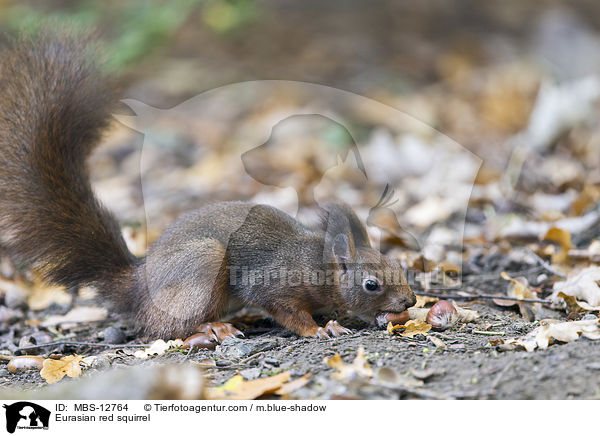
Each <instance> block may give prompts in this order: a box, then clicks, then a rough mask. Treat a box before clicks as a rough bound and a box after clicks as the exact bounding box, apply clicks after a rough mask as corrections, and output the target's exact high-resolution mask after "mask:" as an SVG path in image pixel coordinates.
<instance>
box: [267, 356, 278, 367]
mask: <svg viewBox="0 0 600 436" xmlns="http://www.w3.org/2000/svg"><path fill="white" fill-rule="evenodd" d="M265 363H266V364H267V365H271V366H279V360H277V359H273V358H271V357H267V358H266V359H265Z"/></svg>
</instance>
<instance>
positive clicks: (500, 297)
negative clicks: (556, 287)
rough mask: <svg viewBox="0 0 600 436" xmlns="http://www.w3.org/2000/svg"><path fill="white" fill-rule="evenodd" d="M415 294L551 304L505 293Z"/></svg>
mask: <svg viewBox="0 0 600 436" xmlns="http://www.w3.org/2000/svg"><path fill="white" fill-rule="evenodd" d="M415 294H416V295H420V296H422V297H442V298H450V299H452V300H479V299H482V300H508V301H516V302H519V303H540V304H552V302H551V301H550V300H540V299H537V298H517V297H509V296H507V295H491V294H473V295H458V294H445V295H444V294H437V293H435V292H419V291H417V292H415Z"/></svg>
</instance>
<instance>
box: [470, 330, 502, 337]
mask: <svg viewBox="0 0 600 436" xmlns="http://www.w3.org/2000/svg"><path fill="white" fill-rule="evenodd" d="M471 333H474V334H476V335H486V336H504V335H505V334H506V333H504V332H486V331H485V330H471Z"/></svg>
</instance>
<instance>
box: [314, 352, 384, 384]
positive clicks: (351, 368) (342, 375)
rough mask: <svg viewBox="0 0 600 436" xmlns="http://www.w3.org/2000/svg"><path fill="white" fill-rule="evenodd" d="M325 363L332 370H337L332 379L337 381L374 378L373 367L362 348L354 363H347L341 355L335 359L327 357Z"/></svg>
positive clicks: (337, 355) (334, 357) (357, 353)
mask: <svg viewBox="0 0 600 436" xmlns="http://www.w3.org/2000/svg"><path fill="white" fill-rule="evenodd" d="M323 362H324V363H325V364H326V365H327V366H330V367H331V368H333V369H335V370H337V372H335V373H334V374H333V375H332V376H331V377H332V378H334V379H336V380H345V379H351V378H356V377H365V378H370V377H373V370H372V369H371V365H369V363H368V362H367V359H366V358H365V350H364V348H363V347H360V348H359V349H358V350H357V352H356V357H355V358H354V360H353V361H352V363H349V364H348V363H345V362H344V361H343V360H342V358H341V356H340V355H339V354H336V355H334V356H333V357H326V358H325V359H324V360H323Z"/></svg>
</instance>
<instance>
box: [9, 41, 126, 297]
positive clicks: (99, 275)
mask: <svg viewBox="0 0 600 436" xmlns="http://www.w3.org/2000/svg"><path fill="white" fill-rule="evenodd" d="M113 97H114V93H113V91H112V88H111V86H110V84H109V81H108V80H106V79H105V78H104V77H103V75H102V74H101V73H100V72H99V70H98V68H97V65H96V62H95V59H94V57H93V53H90V52H89V48H88V46H87V44H86V41H82V40H81V39H80V38H79V36H77V35H71V34H68V32H62V31H59V32H56V33H49V32H44V33H43V34H42V35H40V36H38V37H36V38H32V39H29V38H27V39H25V38H23V39H20V40H18V41H15V42H13V43H12V44H11V45H10V46H9V47H8V48H6V49H4V50H3V51H2V52H1V54H0V241H1V243H2V245H5V246H7V247H8V248H9V249H10V250H11V252H13V253H14V254H15V255H16V256H17V257H18V258H20V259H22V260H24V261H27V262H31V263H34V264H35V265H36V266H38V267H39V268H40V269H41V271H42V272H43V273H44V275H45V276H46V278H47V279H49V280H51V281H52V282H55V283H59V284H62V285H66V286H69V287H71V286H79V285H85V284H91V285H97V286H98V287H100V288H108V289H105V292H108V293H112V294H114V293H121V292H124V291H125V288H127V287H129V286H130V285H131V280H132V271H133V267H134V265H135V263H136V260H135V258H134V256H133V255H132V254H131V253H130V252H129V250H128V249H127V247H126V245H125V242H124V240H123V238H122V237H121V233H120V229H119V226H118V224H117V222H116V220H115V219H114V218H113V217H112V216H111V214H110V213H109V212H108V211H107V210H105V209H104V208H103V207H102V206H101V205H100V204H99V203H98V201H97V200H96V198H95V197H94V194H93V192H92V188H91V186H90V182H89V179H88V171H87V168H86V162H85V161H86V158H87V156H88V155H89V154H90V152H91V151H92V149H93V147H94V146H95V145H96V143H97V142H98V140H99V138H100V134H101V131H102V129H104V128H105V127H106V126H107V124H108V121H109V118H110V109H111V105H112V103H113V102H114V98H113ZM111 297H112V298H111V299H112V300H114V301H117V302H119V301H120V302H122V303H126V300H127V298H126V297H125V295H124V296H123V297H121V298H115V297H117V296H115V295H112V296H111Z"/></svg>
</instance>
